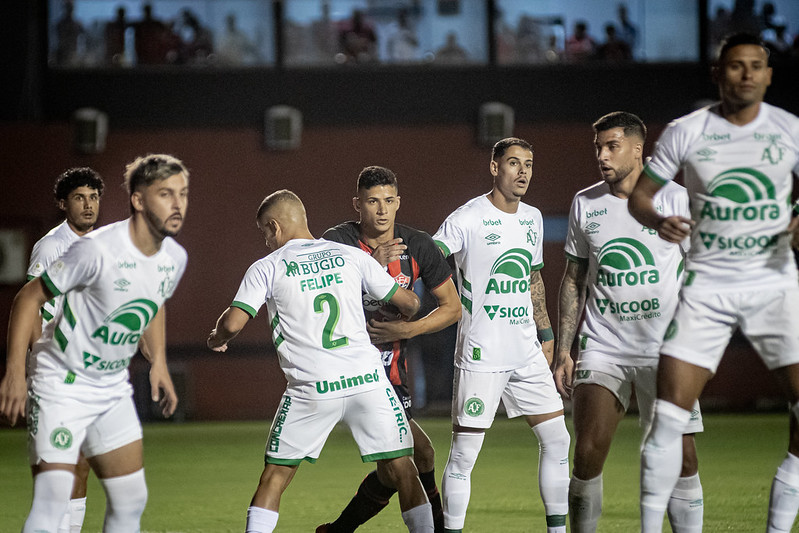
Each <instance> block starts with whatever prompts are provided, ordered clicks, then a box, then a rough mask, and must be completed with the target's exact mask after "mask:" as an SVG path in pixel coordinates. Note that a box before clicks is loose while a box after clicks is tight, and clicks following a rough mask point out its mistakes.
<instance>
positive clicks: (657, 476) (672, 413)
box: [641, 399, 691, 533]
mask: <svg viewBox="0 0 799 533" xmlns="http://www.w3.org/2000/svg"><path fill="white" fill-rule="evenodd" d="M690 420H691V412H690V411H686V410H685V409H681V408H680V407H677V406H676V405H674V404H673V403H670V402H667V401H665V400H661V399H658V400H656V401H655V412H654V420H653V421H652V427H651V428H650V429H649V434H648V435H647V436H646V440H645V441H644V446H643V450H642V452H641V531H642V533H660V532H661V531H662V529H663V513H664V512H665V511H666V507H667V505H668V501H669V498H670V497H671V493H672V491H673V490H674V487H675V485H676V484H677V479H678V478H679V477H680V470H681V467H682V436H683V433H685V428H686V427H687V426H688V422H690Z"/></svg>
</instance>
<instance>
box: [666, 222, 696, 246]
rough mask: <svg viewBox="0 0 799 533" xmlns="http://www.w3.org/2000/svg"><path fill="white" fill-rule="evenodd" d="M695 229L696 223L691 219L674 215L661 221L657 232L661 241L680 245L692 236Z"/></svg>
mask: <svg viewBox="0 0 799 533" xmlns="http://www.w3.org/2000/svg"><path fill="white" fill-rule="evenodd" d="M693 227H694V221H693V220H691V219H690V218H685V217H680V216H676V215H674V216H670V217H665V218H662V219H660V223H659V224H658V227H657V232H658V235H659V236H660V238H661V239H665V240H667V241H669V242H673V243H676V244H679V243H681V242H682V241H683V239H685V238H686V237H688V236H689V235H690V234H691V229H692V228H693Z"/></svg>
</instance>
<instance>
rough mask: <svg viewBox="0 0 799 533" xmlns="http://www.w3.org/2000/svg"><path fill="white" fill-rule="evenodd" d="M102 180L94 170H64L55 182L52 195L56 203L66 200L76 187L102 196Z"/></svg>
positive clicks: (85, 168)
mask: <svg viewBox="0 0 799 533" xmlns="http://www.w3.org/2000/svg"><path fill="white" fill-rule="evenodd" d="M104 186H105V184H104V183H103V178H102V177H100V174H98V173H97V172H96V171H95V170H94V169H91V168H89V167H77V168H70V169H67V170H65V171H64V172H62V173H61V175H60V176H58V177H57V178H56V180H55V185H54V186H53V194H54V195H55V199H56V201H58V200H66V199H67V196H69V193H71V192H72V191H74V190H75V189H77V188H78V187H89V188H90V189H94V190H96V191H97V195H98V196H102V195H103V187H104Z"/></svg>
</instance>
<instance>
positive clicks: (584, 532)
mask: <svg viewBox="0 0 799 533" xmlns="http://www.w3.org/2000/svg"><path fill="white" fill-rule="evenodd" d="M601 515H602V474H599V475H598V476H597V477H595V478H593V479H589V480H586V481H583V480H582V479H579V478H577V477H574V476H573V475H572V479H571V482H570V483H569V525H570V526H571V532H572V533H594V531H596V528H597V524H598V523H599V517H600V516H601Z"/></svg>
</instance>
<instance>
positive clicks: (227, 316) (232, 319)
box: [206, 307, 250, 352]
mask: <svg viewBox="0 0 799 533" xmlns="http://www.w3.org/2000/svg"><path fill="white" fill-rule="evenodd" d="M249 320H250V315H248V314H247V313H245V312H244V311H243V310H242V309H239V308H238V307H228V308H227V309H226V310H225V312H224V313H222V314H221V315H220V317H219V319H218V320H217V321H216V327H215V328H214V329H212V330H211V334H210V335H208V340H207V341H206V343H207V344H208V347H209V348H211V349H212V350H214V351H215V352H224V351H226V350H227V344H228V342H230V341H231V340H233V338H234V337H235V336H236V335H238V334H239V332H240V331H241V330H242V329H243V328H244V326H245V325H247V322H249Z"/></svg>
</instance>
